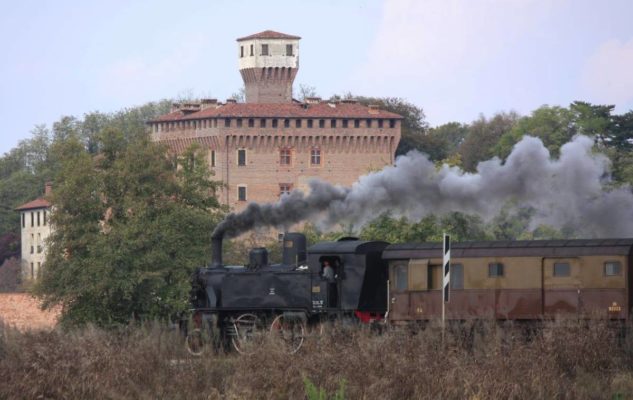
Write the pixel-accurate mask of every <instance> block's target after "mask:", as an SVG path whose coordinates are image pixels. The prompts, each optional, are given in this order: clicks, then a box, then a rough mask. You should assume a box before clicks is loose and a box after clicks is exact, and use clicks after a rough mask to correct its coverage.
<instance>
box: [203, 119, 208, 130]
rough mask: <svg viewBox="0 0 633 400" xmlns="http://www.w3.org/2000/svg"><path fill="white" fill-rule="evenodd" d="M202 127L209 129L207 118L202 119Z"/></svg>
mask: <svg viewBox="0 0 633 400" xmlns="http://www.w3.org/2000/svg"><path fill="white" fill-rule="evenodd" d="M202 127H203V128H204V129H207V120H206V119H203V120H202Z"/></svg>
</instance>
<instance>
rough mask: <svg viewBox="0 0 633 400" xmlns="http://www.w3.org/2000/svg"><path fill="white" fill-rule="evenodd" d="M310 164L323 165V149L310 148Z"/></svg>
mask: <svg viewBox="0 0 633 400" xmlns="http://www.w3.org/2000/svg"><path fill="white" fill-rule="evenodd" d="M310 165H321V149H318V148H313V149H312V150H310Z"/></svg>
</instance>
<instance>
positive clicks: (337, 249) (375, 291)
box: [307, 240, 388, 315]
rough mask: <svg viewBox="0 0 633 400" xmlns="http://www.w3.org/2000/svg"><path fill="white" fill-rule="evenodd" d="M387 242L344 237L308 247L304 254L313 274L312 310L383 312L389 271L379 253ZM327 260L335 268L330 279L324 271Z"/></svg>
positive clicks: (381, 313) (385, 305)
mask: <svg viewBox="0 0 633 400" xmlns="http://www.w3.org/2000/svg"><path fill="white" fill-rule="evenodd" d="M387 245H388V243H386V242H367V241H360V240H345V241H338V242H322V243H318V244H316V245H314V246H312V247H310V248H309V249H308V257H307V258H308V268H309V269H310V272H311V275H312V276H313V277H314V279H313V281H312V282H313V284H312V290H311V294H312V308H313V312H315V313H332V312H334V313H340V312H342V313H354V312H357V313H364V314H380V315H383V314H384V313H385V311H386V308H387V276H388V272H387V264H386V263H385V262H384V261H383V260H382V258H381V253H382V251H383V250H384V248H385V247H386V246H387ZM326 261H327V262H328V263H329V265H330V266H331V267H332V268H333V270H334V276H333V279H328V278H327V277H326V276H325V275H324V265H325V262H326Z"/></svg>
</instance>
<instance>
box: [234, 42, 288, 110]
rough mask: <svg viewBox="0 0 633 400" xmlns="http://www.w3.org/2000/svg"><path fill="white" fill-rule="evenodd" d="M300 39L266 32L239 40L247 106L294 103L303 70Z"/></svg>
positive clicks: (240, 64)
mask: <svg viewBox="0 0 633 400" xmlns="http://www.w3.org/2000/svg"><path fill="white" fill-rule="evenodd" d="M300 39H301V38H300V37H299V36H293V35H287V34H285V33H280V32H275V31H264V32H260V33H256V34H254V35H250V36H245V37H242V38H239V39H237V44H238V57H239V66H240V73H241V74H242V79H243V80H244V87H245V89H246V102H247V103H290V102H292V83H293V82H294V79H295V76H296V75H297V71H298V70H299V40H300Z"/></svg>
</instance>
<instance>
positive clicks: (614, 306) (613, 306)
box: [609, 301, 622, 312]
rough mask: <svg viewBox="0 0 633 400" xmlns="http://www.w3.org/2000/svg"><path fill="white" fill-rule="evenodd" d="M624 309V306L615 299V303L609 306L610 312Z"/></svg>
mask: <svg viewBox="0 0 633 400" xmlns="http://www.w3.org/2000/svg"><path fill="white" fill-rule="evenodd" d="M620 311H622V306H620V305H618V303H616V302H615V301H614V302H613V304H611V305H610V306H609V312H620Z"/></svg>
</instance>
